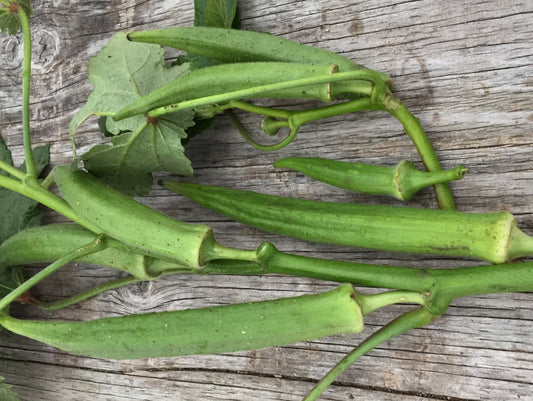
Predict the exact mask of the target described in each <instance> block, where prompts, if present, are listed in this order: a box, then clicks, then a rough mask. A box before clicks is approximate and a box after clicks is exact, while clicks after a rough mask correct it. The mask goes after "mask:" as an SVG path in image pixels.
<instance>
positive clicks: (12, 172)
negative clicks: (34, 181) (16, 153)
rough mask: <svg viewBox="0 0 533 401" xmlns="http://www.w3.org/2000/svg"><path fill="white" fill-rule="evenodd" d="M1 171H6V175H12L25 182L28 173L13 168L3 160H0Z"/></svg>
mask: <svg viewBox="0 0 533 401" xmlns="http://www.w3.org/2000/svg"><path fill="white" fill-rule="evenodd" d="M0 170H4V171H5V172H6V173H8V174H10V175H12V176H13V177H15V178H18V179H19V180H23V179H24V178H25V177H26V173H24V172H23V171H20V170H19V169H18V168H16V167H13V166H11V165H10V164H9V163H6V162H5V161H3V160H0Z"/></svg>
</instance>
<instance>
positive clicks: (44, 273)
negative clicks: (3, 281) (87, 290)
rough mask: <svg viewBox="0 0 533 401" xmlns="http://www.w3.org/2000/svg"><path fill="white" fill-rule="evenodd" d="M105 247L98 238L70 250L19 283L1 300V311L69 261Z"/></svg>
mask: <svg viewBox="0 0 533 401" xmlns="http://www.w3.org/2000/svg"><path fill="white" fill-rule="evenodd" d="M104 248H105V241H104V240H103V239H102V238H97V239H96V240H94V241H92V242H91V243H89V244H87V245H85V246H82V247H81V248H78V249H76V250H74V251H72V252H69V253H68V254H66V255H65V256H63V257H61V258H59V259H58V260H56V261H55V262H54V263H52V264H50V265H48V266H47V267H45V268H44V269H43V270H41V271H40V272H39V273H37V274H36V275H35V276H33V277H31V278H30V279H28V280H26V281H25V282H24V283H22V284H21V285H19V286H18V287H17V288H15V289H14V290H13V291H11V292H10V293H9V294H7V295H6V296H5V297H4V298H2V299H1V300H0V311H1V310H3V309H4V308H5V307H6V306H8V305H9V304H10V303H11V302H13V301H14V300H15V299H17V298H18V297H20V296H21V295H22V294H24V293H25V292H26V291H28V290H29V289H30V288H32V287H33V286H34V285H36V284H37V283H38V282H40V281H41V280H43V279H45V278H46V277H48V276H49V275H50V274H52V273H54V272H55V271H56V270H58V269H59V268H61V267H63V266H65V265H66V264H67V263H70V262H73V261H74V260H76V259H79V258H82V257H84V256H86V255H90V254H92V253H95V252H98V251H101V250H102V249H104Z"/></svg>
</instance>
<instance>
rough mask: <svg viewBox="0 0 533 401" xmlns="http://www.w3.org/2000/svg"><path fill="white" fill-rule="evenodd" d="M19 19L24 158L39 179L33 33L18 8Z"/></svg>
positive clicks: (28, 169) (23, 13) (28, 167)
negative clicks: (33, 102) (32, 113)
mask: <svg viewBox="0 0 533 401" xmlns="http://www.w3.org/2000/svg"><path fill="white" fill-rule="evenodd" d="M17 13H18V17H19V20H20V26H21V28H22V36H23V40H24V62H23V70H22V132H23V136H24V156H25V158H26V171H27V174H28V176H29V177H32V178H37V168H36V167H35V161H34V159H33V152H32V149H31V133H30V81H31V31H30V23H29V20H28V16H27V15H26V12H25V11H24V8H23V7H20V6H19V7H18V11H17Z"/></svg>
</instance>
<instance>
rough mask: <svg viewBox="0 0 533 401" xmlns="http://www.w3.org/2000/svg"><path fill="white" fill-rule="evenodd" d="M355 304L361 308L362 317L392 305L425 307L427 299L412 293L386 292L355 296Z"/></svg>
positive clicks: (417, 293)
mask: <svg viewBox="0 0 533 401" xmlns="http://www.w3.org/2000/svg"><path fill="white" fill-rule="evenodd" d="M357 303H358V304H359V306H360V307H361V311H362V313H363V316H366V315H369V314H370V313H372V312H374V311H375V310H377V309H379V308H383V307H384V306H389V305H394V304H418V305H422V306H425V305H427V303H428V297H427V295H425V294H421V293H419V292H413V291H387V292H382V293H379V294H372V295H362V294H358V295H357Z"/></svg>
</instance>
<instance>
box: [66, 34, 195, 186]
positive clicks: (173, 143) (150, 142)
mask: <svg viewBox="0 0 533 401" xmlns="http://www.w3.org/2000/svg"><path fill="white" fill-rule="evenodd" d="M188 72H189V66H188V64H183V65H178V66H173V67H170V68H169V67H168V66H167V65H166V63H165V59H164V51H163V49H162V48H161V46H158V45H153V44H147V43H138V42H130V41H129V40H127V38H126V35H125V34H123V33H119V34H117V35H115V37H113V38H112V39H111V40H110V41H109V43H108V44H107V45H106V46H105V47H104V48H103V49H102V51H101V52H100V53H99V54H98V55H97V56H96V57H93V58H92V59H91V60H90V62H89V80H90V81H91V83H92V84H93V86H94V90H93V92H92V93H91V95H90V96H89V98H88V100H87V103H86V104H85V105H84V106H83V107H82V108H81V109H80V110H79V111H78V113H76V115H75V116H74V118H73V119H72V121H71V122H70V126H69V130H70V134H71V137H72V138H73V137H74V135H75V133H76V131H77V130H78V128H79V126H80V125H81V124H82V123H83V122H84V121H85V120H86V119H87V118H89V117H90V116H92V115H96V116H100V117H101V116H112V115H113V114H114V113H115V112H117V111H118V110H120V109H121V108H122V107H124V105H125V104H129V103H132V102H133V101H135V100H137V99H139V98H140V97H142V96H145V95H147V94H148V93H150V92H151V91H152V90H153V89H155V88H157V87H160V86H162V85H164V84H165V83H167V82H168V81H171V80H173V79H174V78H176V77H178V76H180V75H183V74H186V73H188ZM193 118H194V112H193V111H192V110H185V111H179V112H176V113H172V114H168V115H165V116H163V117H162V118H160V119H157V120H147V118H146V117H144V116H135V117H131V118H128V119H125V120H122V121H118V122H116V121H114V120H113V119H112V118H106V119H105V127H104V126H102V125H100V130H101V131H104V132H106V135H107V134H110V135H113V138H112V140H111V144H105V145H97V146H95V147H94V148H92V149H91V150H89V151H88V152H87V153H85V154H84V155H82V157H81V159H82V160H83V162H84V165H85V168H87V169H88V171H89V172H90V173H91V174H93V175H95V176H97V177H99V178H100V179H101V180H102V181H105V182H106V183H108V184H110V185H111V186H114V187H115V188H116V189H118V190H120V191H122V192H124V193H126V194H128V195H130V196H133V195H144V194H146V193H148V191H149V190H150V188H151V187H152V184H153V179H152V175H151V173H153V172H158V171H165V172H170V173H174V174H180V175H192V167H191V163H190V161H189V160H188V159H187V158H186V157H185V155H184V148H183V146H182V144H181V140H182V139H183V138H185V137H186V133H185V130H186V129H187V128H188V127H191V126H192V125H193V124H194V122H193ZM103 122H104V120H102V119H101V120H100V124H102V123H103Z"/></svg>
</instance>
